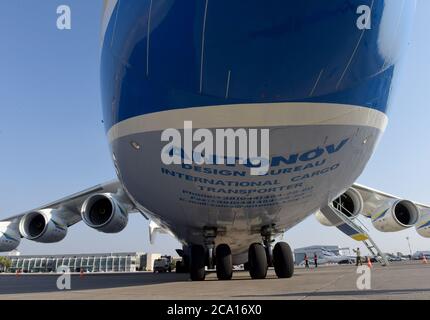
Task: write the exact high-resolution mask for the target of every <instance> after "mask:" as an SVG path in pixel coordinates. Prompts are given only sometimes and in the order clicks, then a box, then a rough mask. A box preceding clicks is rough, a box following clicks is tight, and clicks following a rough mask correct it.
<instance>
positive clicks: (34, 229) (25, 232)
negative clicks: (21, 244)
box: [19, 209, 67, 243]
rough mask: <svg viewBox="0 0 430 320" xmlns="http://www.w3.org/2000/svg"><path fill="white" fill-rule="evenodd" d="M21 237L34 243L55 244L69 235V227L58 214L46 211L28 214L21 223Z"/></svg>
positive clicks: (53, 211) (49, 210)
mask: <svg viewBox="0 0 430 320" xmlns="http://www.w3.org/2000/svg"><path fill="white" fill-rule="evenodd" d="M19 232H20V233H21V235H22V236H23V237H24V238H26V239H28V240H32V241H36V242H41V243H54V242H59V241H61V240H63V239H64V238H65V237H66V235H67V225H66V224H65V223H64V222H63V221H62V220H61V219H60V218H59V217H58V212H56V211H55V210H51V209H44V210H40V211H34V212H30V213H27V214H26V215H25V216H24V217H22V219H21V221H20V222H19Z"/></svg>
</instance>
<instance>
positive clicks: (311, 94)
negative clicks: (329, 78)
mask: <svg viewBox="0 0 430 320" xmlns="http://www.w3.org/2000/svg"><path fill="white" fill-rule="evenodd" d="M323 73H324V69H321V72H320V74H319V76H318V79H317V81H316V82H315V85H314V87H313V88H312V91H311V93H310V94H309V97H312V96H313V95H314V93H315V90H316V88H317V86H318V83H319V82H320V80H321V77H322V75H323Z"/></svg>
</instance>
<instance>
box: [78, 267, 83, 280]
mask: <svg viewBox="0 0 430 320" xmlns="http://www.w3.org/2000/svg"><path fill="white" fill-rule="evenodd" d="M79 277H80V278H81V279H82V278H83V277H84V269H81V272H80V274H79Z"/></svg>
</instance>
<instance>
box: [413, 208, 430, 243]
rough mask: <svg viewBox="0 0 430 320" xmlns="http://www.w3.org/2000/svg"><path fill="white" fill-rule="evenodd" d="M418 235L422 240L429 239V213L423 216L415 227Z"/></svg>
mask: <svg viewBox="0 0 430 320" xmlns="http://www.w3.org/2000/svg"><path fill="white" fill-rule="evenodd" d="M415 229H416V230H417V232H418V234H419V235H420V236H422V237H424V238H430V213H428V214H424V215H423V216H422V217H421V218H420V219H419V220H418V222H417V224H416V225H415Z"/></svg>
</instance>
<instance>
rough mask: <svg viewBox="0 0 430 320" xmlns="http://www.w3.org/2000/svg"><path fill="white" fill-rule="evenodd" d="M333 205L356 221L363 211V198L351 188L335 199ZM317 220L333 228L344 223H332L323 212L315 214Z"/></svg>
mask: <svg viewBox="0 0 430 320" xmlns="http://www.w3.org/2000/svg"><path fill="white" fill-rule="evenodd" d="M331 205H332V206H333V207H334V208H335V209H337V210H339V211H340V212H342V213H343V214H344V215H345V216H347V217H348V218H351V219H354V218H355V217H357V216H358V215H359V214H360V213H361V211H362V209H363V198H362V197H361V194H360V193H359V192H358V191H357V190H355V189H354V188H349V189H348V190H346V191H345V192H344V193H343V194H341V195H340V196H339V197H337V198H336V199H334V200H333V201H332V203H331ZM315 218H316V219H317V220H318V222H319V223H321V224H322V225H324V226H327V227H333V226H337V225H339V224H341V223H342V221H336V222H334V221H330V220H329V219H328V218H327V217H326V216H325V215H324V214H323V213H322V212H321V211H318V212H317V213H316V214H315Z"/></svg>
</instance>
